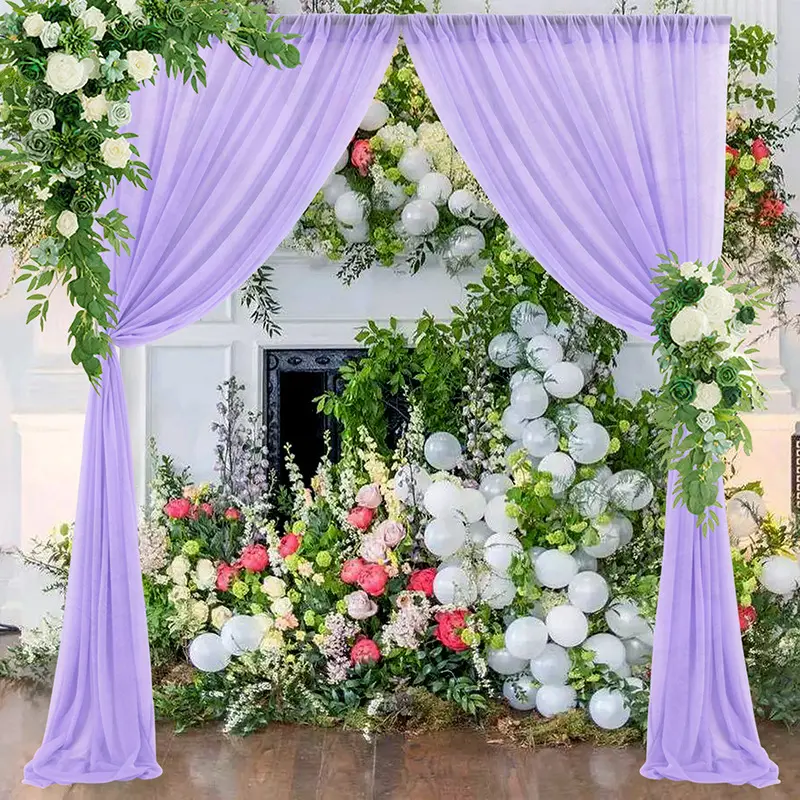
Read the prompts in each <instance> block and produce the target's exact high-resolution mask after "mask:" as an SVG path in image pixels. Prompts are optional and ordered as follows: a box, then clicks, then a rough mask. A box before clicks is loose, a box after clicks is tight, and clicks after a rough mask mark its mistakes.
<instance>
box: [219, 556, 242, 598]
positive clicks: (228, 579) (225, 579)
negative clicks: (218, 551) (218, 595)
mask: <svg viewBox="0 0 800 800" xmlns="http://www.w3.org/2000/svg"><path fill="white" fill-rule="evenodd" d="M238 574H239V568H238V567H236V566H234V565H233V564H226V563H225V562H224V561H223V562H222V563H221V564H220V565H219V566H218V567H217V589H218V590H219V591H220V592H227V591H228V589H230V588H231V583H233V580H234V578H236V576H237V575H238Z"/></svg>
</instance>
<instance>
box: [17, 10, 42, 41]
mask: <svg viewBox="0 0 800 800" xmlns="http://www.w3.org/2000/svg"><path fill="white" fill-rule="evenodd" d="M44 26H45V22H44V17H43V16H42V15H41V14H28V16H27V17H25V21H24V22H23V23H22V27H23V28H24V29H25V33H26V34H27V35H28V36H30V37H35V36H39V34H41V32H42V29H43V28H44Z"/></svg>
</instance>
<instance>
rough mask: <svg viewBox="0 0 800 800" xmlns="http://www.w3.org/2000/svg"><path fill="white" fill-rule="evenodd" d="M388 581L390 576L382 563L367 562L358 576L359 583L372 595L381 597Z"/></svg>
mask: <svg viewBox="0 0 800 800" xmlns="http://www.w3.org/2000/svg"><path fill="white" fill-rule="evenodd" d="M388 582H389V576H388V575H387V574H386V570H385V569H384V568H383V567H382V566H381V565H380V564H365V565H364V568H363V569H362V570H361V573H360V574H359V576H358V585H359V586H360V587H361V588H362V589H363V590H364V591H365V592H366V593H367V594H369V595H372V597H380V596H381V595H382V594H383V593H384V591H385V590H386V584H387V583H388Z"/></svg>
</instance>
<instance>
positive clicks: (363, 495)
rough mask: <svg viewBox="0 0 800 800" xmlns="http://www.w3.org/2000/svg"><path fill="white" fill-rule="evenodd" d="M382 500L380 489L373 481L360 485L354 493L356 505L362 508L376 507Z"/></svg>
mask: <svg viewBox="0 0 800 800" xmlns="http://www.w3.org/2000/svg"><path fill="white" fill-rule="evenodd" d="M382 502H383V497H382V496H381V490H380V489H379V488H378V487H377V486H376V485H375V484H374V483H368V484H367V485H366V486H362V487H361V488H360V489H359V490H358V494H357V495H356V505H359V506H364V508H377V507H378V506H379V505H380V504H381V503H382Z"/></svg>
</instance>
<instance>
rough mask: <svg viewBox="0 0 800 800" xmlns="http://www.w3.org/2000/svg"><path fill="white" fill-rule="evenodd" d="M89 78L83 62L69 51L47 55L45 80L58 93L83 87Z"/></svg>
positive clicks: (65, 92) (67, 92)
mask: <svg viewBox="0 0 800 800" xmlns="http://www.w3.org/2000/svg"><path fill="white" fill-rule="evenodd" d="M85 60H86V59H84V61H85ZM88 79H89V78H88V75H87V74H86V68H85V66H84V64H83V62H82V61H78V59H77V58H75V56H71V55H69V54H67V53H50V55H49V56H47V72H45V76H44V82H45V83H46V84H47V85H48V86H49V87H50V88H51V89H52V90H53V91H55V92H58V94H69V93H70V92H74V91H76V90H77V89H80V88H81V87H83V86H84V85H85V84H86V81H87V80H88Z"/></svg>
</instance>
